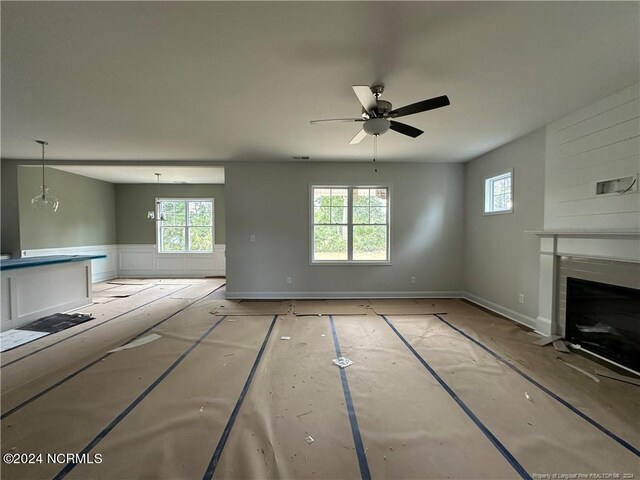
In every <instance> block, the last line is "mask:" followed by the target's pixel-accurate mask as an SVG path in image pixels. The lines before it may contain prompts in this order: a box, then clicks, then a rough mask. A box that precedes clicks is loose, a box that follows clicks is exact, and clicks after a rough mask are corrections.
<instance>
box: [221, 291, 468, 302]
mask: <svg viewBox="0 0 640 480" xmlns="http://www.w3.org/2000/svg"><path fill="white" fill-rule="evenodd" d="M225 297H226V298H229V299H234V300H237V299H252V300H255V299H259V300H290V299H297V300H306V299H308V300H318V299H327V298H341V299H359V298H460V297H462V292H454V291H441V292H415V291H414V292H233V291H231V292H230V291H227V292H226V293H225Z"/></svg>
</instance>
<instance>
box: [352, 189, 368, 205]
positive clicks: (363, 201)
mask: <svg viewBox="0 0 640 480" xmlns="http://www.w3.org/2000/svg"><path fill="white" fill-rule="evenodd" d="M353 206H354V207H368V206H369V189H368V188H354V189H353Z"/></svg>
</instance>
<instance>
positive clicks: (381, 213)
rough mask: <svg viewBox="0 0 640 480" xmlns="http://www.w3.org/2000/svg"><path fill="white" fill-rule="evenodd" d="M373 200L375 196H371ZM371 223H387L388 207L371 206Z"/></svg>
mask: <svg viewBox="0 0 640 480" xmlns="http://www.w3.org/2000/svg"><path fill="white" fill-rule="evenodd" d="M371 199H372V200H373V197H372V198H371ZM370 223H382V224H386V223H387V208H386V207H371V222H370Z"/></svg>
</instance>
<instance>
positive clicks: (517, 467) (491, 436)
mask: <svg viewBox="0 0 640 480" xmlns="http://www.w3.org/2000/svg"><path fill="white" fill-rule="evenodd" d="M380 316H381V317H382V318H383V319H384V321H385V322H387V325H389V327H390V328H391V330H393V332H394V333H395V334H396V335H397V336H398V338H399V339H400V340H401V341H402V343H404V344H405V346H406V347H407V348H408V349H409V351H411V353H413V355H414V356H415V357H416V358H417V359H418V361H419V362H420V363H421V364H422V366H423V367H425V368H426V369H427V370H428V371H429V373H430V374H431V375H432V376H433V378H435V379H436V380H437V381H438V383H439V384H440V385H441V386H442V388H444V389H445V391H446V392H447V393H448V394H449V396H450V397H451V398H453V400H455V402H456V403H457V404H458V406H460V408H462V410H463V411H464V413H466V414H467V416H468V417H469V418H470V419H471V420H472V421H473V423H475V424H476V426H477V427H478V428H479V429H480V431H481V432H482V433H484V435H485V436H486V437H487V438H488V439H489V441H490V442H491V443H492V444H493V446H494V447H496V449H497V450H498V451H499V452H500V453H501V454H502V456H503V457H504V458H505V459H506V460H507V462H509V464H510V465H511V466H512V467H513V469H514V470H515V471H516V472H518V475H520V477H521V478H524V479H527V480H531V476H530V475H529V473H527V471H526V470H525V468H524V467H523V466H522V465H521V464H520V462H518V460H516V458H515V457H514V456H513V455H512V454H511V452H509V450H507V447H505V446H504V445H503V444H502V442H500V440H498V439H497V438H496V436H495V435H494V434H493V433H492V432H491V430H489V429H488V428H487V427H486V426H485V424H484V423H482V421H480V419H479V418H478V417H477V416H476V415H475V414H474V413H473V412H472V411H471V409H470V408H469V407H468V406H467V404H466V403H464V402H463V401H462V399H461V398H460V397H458V395H457V394H456V392H454V391H453V389H452V388H451V387H450V386H449V385H448V384H447V382H445V381H444V380H443V379H442V378H441V377H440V375H438V374H437V373H436V371H435V370H434V369H433V368H431V366H430V365H429V364H428V363H427V361H426V360H425V359H424V358H422V356H420V354H419V353H418V352H417V351H416V350H415V349H414V348H413V347H412V346H411V344H410V343H409V342H408V341H407V340H406V339H405V338H404V337H403V336H402V334H401V333H400V332H399V331H398V330H397V329H396V327H395V326H394V325H393V323H391V321H390V320H389V319H388V318H387V317H385V316H384V315H380Z"/></svg>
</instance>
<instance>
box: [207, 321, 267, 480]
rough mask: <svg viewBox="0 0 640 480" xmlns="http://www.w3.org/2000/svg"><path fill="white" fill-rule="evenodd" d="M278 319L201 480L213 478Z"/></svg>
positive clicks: (245, 383)
mask: <svg viewBox="0 0 640 480" xmlns="http://www.w3.org/2000/svg"><path fill="white" fill-rule="evenodd" d="M277 319H278V315H274V316H273V320H272V321H271V325H270V326H269V330H268V331H267V334H266V336H265V337H264V341H263V342H262V346H261V347H260V350H259V351H258V355H257V356H256V360H255V362H253V366H252V367H251V371H250V372H249V376H248V377H247V380H246V382H244V387H243V388H242V392H240V397H238V401H237V402H236V406H235V407H234V408H233V411H232V412H231V416H230V417H229V421H228V422H227V425H226V426H225V427H224V430H223V431H222V435H221V436H220V440H218V445H217V446H216V449H215V451H214V452H213V456H212V457H211V460H210V461H209V465H207V469H206V470H205V472H204V475H203V477H202V478H203V479H205V480H209V479H211V477H213V474H214V473H215V471H216V467H217V466H218V461H219V460H220V457H221V456H222V452H223V450H224V447H225V445H226V444H227V440H228V439H229V435H230V434H231V429H232V428H233V424H234V423H235V421H236V418H237V417H238V413H240V408H241V407H242V402H244V398H245V397H246V395H247V392H248V391H249V387H250V386H251V382H252V381H253V376H254V375H255V373H256V370H257V369H258V364H259V363H260V359H261V358H262V354H263V353H264V349H265V347H266V346H267V342H268V341H269V337H271V332H272V331H273V327H274V325H275V324H276V320H277Z"/></svg>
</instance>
